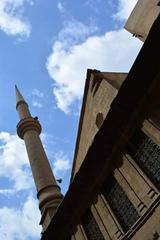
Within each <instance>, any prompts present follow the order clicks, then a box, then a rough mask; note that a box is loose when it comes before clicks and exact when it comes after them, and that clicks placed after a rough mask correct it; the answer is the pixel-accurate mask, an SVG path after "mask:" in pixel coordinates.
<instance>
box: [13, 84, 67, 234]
mask: <svg viewBox="0 0 160 240" xmlns="http://www.w3.org/2000/svg"><path fill="white" fill-rule="evenodd" d="M16 109H17V111H18V114H19V118H20V121H19V123H18V125H17V134H18V136H19V137H20V138H22V139H24V141H25V145H26V149H27V153H28V158H29V161H30V165H31V169H32V174H33V178H34V181H35V185H36V188H37V198H38V200H39V208H40V211H41V215H42V217H41V221H40V224H41V225H42V227H43V231H45V229H46V228H47V226H48V225H49V223H50V221H51V218H52V217H53V215H54V214H55V212H56V210H57V208H58V206H59V204H60V202H61V201H62V198H63V196H62V194H61V192H60V188H59V186H58V185H57V182H56V180H55V177H54V175H53V173H52V170H51V167H50V165H49V162H48V159H47V156H46V153H45V151H44V148H43V146H42V143H41V140H40V138H39V134H40V133H41V125H40V123H39V121H38V118H37V117H35V118H33V117H32V116H31V114H30V111H29V108H28V104H27V103H26V101H25V100H24V98H23V96H22V95H21V93H20V92H19V90H18V88H17V86H16Z"/></svg>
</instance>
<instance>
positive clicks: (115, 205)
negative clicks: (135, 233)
mask: <svg viewBox="0 0 160 240" xmlns="http://www.w3.org/2000/svg"><path fill="white" fill-rule="evenodd" d="M102 193H103V195H104V197H105V199H106V201H107V202H108V204H109V206H110V208H111V209H112V211H113V213H114V214H115V216H116V218H117V220H118V222H119V224H120V225H121V226H122V228H123V230H124V232H127V231H128V230H129V229H130V228H131V227H132V225H133V224H134V223H135V222H136V221H137V220H138V218H139V215H138V212H137V210H136V209H135V207H134V205H133V204H132V203H131V201H130V200H129V198H128V196H127V195H126V193H125V191H124V190H123V188H122V187H121V186H120V185H119V183H118V182H117V180H116V179H115V178H114V176H113V175H111V176H110V177H108V178H107V179H106V181H105V182H104V184H103V190H102Z"/></svg>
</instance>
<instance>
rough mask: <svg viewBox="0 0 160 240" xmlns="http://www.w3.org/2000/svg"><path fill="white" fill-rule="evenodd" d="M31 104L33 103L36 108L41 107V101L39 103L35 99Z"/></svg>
mask: <svg viewBox="0 0 160 240" xmlns="http://www.w3.org/2000/svg"><path fill="white" fill-rule="evenodd" d="M32 105H33V107H37V108H42V107H43V105H42V103H40V102H38V101H36V100H33V101H32Z"/></svg>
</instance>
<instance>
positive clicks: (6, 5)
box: [0, 0, 33, 37]
mask: <svg viewBox="0 0 160 240" xmlns="http://www.w3.org/2000/svg"><path fill="white" fill-rule="evenodd" d="M27 2H28V3H30V5H33V1H30V0H0V29H1V30H2V31H4V32H5V33H6V34H7V35H13V36H15V35H19V36H26V37H28V36H29V35H30V31H31V26H30V24H29V23H28V22H27V21H26V20H24V19H23V18H22V12H23V7H24V4H25V3H27Z"/></svg>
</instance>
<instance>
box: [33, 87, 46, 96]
mask: <svg viewBox="0 0 160 240" xmlns="http://www.w3.org/2000/svg"><path fill="white" fill-rule="evenodd" d="M32 95H34V96H36V97H39V98H43V97H44V93H43V92H41V91H40V90H38V89H36V88H35V89H33V91H32Z"/></svg>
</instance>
